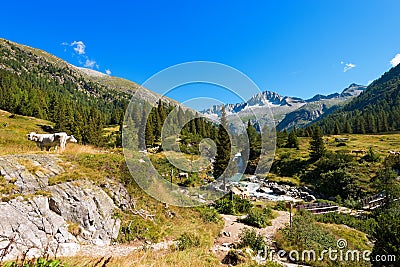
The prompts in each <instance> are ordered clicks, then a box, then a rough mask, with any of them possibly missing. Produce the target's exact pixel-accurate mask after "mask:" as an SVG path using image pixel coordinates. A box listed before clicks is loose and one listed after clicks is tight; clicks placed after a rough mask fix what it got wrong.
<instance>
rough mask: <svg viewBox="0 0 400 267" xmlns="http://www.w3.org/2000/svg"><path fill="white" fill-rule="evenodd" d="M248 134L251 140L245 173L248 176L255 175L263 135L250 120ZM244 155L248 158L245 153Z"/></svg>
mask: <svg viewBox="0 0 400 267" xmlns="http://www.w3.org/2000/svg"><path fill="white" fill-rule="evenodd" d="M246 132H247V137H248V139H249V155H248V163H247V166H246V171H245V172H246V173H248V174H254V173H255V171H256V168H257V165H258V161H259V159H260V154H261V135H260V134H259V133H258V132H257V130H256V128H255V127H254V126H253V125H252V124H251V122H250V120H249V121H248V122H247V129H246ZM243 155H244V156H245V157H246V155H245V154H244V153H243Z"/></svg>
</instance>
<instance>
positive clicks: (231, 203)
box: [214, 195, 253, 215]
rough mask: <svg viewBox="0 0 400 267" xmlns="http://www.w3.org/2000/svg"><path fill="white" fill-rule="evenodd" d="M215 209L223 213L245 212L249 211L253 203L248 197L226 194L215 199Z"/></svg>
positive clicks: (235, 213)
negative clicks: (242, 197)
mask: <svg viewBox="0 0 400 267" xmlns="http://www.w3.org/2000/svg"><path fill="white" fill-rule="evenodd" d="M214 206H215V209H216V210H217V211H218V212H219V213H221V214H232V215H237V214H243V213H248V212H249V211H250V209H251V208H252V207H253V204H251V202H250V201H249V200H247V199H241V198H240V197H238V196H236V195H233V196H231V195H226V196H224V197H222V198H220V199H218V200H216V201H215V204H214Z"/></svg>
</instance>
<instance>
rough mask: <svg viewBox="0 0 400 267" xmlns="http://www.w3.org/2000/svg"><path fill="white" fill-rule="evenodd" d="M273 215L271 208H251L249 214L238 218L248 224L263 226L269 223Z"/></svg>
mask: <svg viewBox="0 0 400 267" xmlns="http://www.w3.org/2000/svg"><path fill="white" fill-rule="evenodd" d="M273 217H274V216H273V214H272V210H271V209H270V208H269V207H266V208H263V209H260V208H253V209H251V210H250V212H249V214H248V215H247V216H246V217H245V218H243V219H240V221H241V222H242V223H244V224H247V225H250V226H254V227H257V228H264V227H266V226H268V225H271V221H270V220H271V219H272V218H273Z"/></svg>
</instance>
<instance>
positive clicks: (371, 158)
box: [362, 147, 381, 162]
mask: <svg viewBox="0 0 400 267" xmlns="http://www.w3.org/2000/svg"><path fill="white" fill-rule="evenodd" d="M362 159H363V160H365V161H368V162H379V161H380V160H381V156H380V155H379V154H377V153H375V151H374V150H373V149H372V147H370V148H369V150H368V152H367V154H366V155H365V156H364V157H362Z"/></svg>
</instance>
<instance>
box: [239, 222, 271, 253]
mask: <svg viewBox="0 0 400 267" xmlns="http://www.w3.org/2000/svg"><path fill="white" fill-rule="evenodd" d="M239 238H240V242H239V247H240V248H245V247H249V248H251V249H252V250H253V251H254V252H255V253H256V254H257V252H258V251H259V250H264V249H265V247H266V246H267V243H266V242H265V240H264V237H263V236H262V235H260V234H258V233H257V232H256V230H254V229H249V228H245V229H243V230H242V232H241V233H240V234H239Z"/></svg>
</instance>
